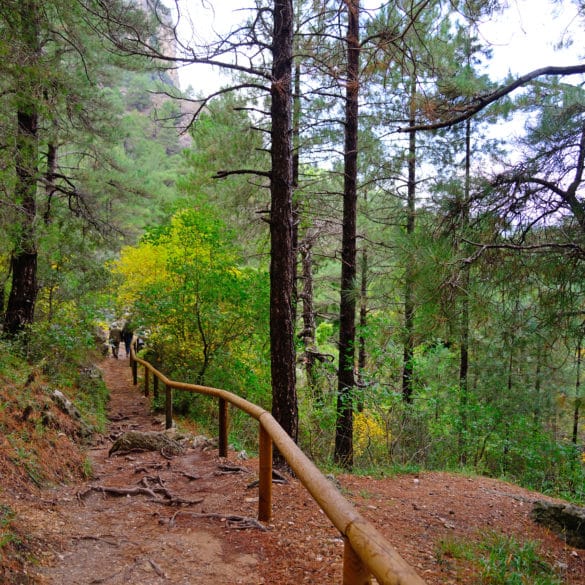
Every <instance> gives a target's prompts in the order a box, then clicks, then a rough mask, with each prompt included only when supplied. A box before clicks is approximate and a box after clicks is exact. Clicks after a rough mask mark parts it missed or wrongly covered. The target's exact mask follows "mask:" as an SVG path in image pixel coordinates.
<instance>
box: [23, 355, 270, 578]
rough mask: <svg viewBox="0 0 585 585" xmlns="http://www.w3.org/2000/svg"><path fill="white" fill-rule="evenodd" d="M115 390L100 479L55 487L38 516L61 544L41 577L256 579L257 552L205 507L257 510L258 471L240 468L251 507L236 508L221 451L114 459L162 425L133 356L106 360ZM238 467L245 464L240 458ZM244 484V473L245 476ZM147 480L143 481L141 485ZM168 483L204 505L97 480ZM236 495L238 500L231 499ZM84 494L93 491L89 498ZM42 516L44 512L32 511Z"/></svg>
mask: <svg viewBox="0 0 585 585" xmlns="http://www.w3.org/2000/svg"><path fill="white" fill-rule="evenodd" d="M103 371H104V376H105V380H106V384H107V386H108V388H109V390H110V393H111V401H110V404H109V418H110V420H111V422H110V424H109V428H108V433H107V435H106V437H104V438H102V439H101V441H100V444H97V445H95V446H94V448H92V449H91V450H90V451H89V457H90V459H91V461H92V465H93V470H94V476H93V478H92V479H91V480H90V481H88V482H87V484H86V485H82V486H73V487H69V488H60V489H58V490H56V491H53V492H51V493H48V494H45V498H44V499H45V502H47V500H48V502H49V504H50V506H49V509H48V510H45V511H44V513H43V514H38V515H36V518H29V519H28V520H29V521H32V522H33V523H34V524H36V526H37V529H38V530H39V533H40V534H41V533H44V534H43V536H44V537H45V538H48V539H49V541H50V542H53V543H54V550H53V551H47V554H46V556H47V559H46V560H47V565H46V566H42V567H40V568H38V574H37V575H36V576H35V577H36V579H37V581H38V582H41V583H46V584H54V585H78V584H79V585H94V584H95V585H97V584H104V585H116V584H130V585H132V584H140V585H159V584H165V585H171V584H177V585H178V584H181V585H182V584H185V585H187V584H189V585H191V584H194V583H206V584H211V585H215V584H227V583H241V584H252V583H254V584H256V583H259V582H261V581H260V580H259V578H258V576H257V574H256V571H255V567H256V565H257V559H256V558H255V557H254V556H252V555H250V554H247V553H239V552H238V551H237V550H236V549H235V548H234V547H230V548H229V549H228V548H227V547H226V546H225V544H226V543H225V538H224V534H225V532H226V531H227V530H230V529H228V528H226V522H225V521H223V522H222V519H218V518H209V519H207V518H199V517H196V516H194V515H192V514H193V513H195V514H202V513H218V514H235V513H237V514H238V515H242V514H251V516H252V517H253V516H254V509H253V505H252V506H251V505H250V504H252V503H253V502H248V503H247V502H245V498H246V497H248V499H250V500H254V498H253V497H252V498H250V497H249V496H250V495H251V494H249V493H248V491H249V490H246V486H245V485H244V482H245V481H247V482H250V481H252V480H253V479H254V476H253V472H252V471H250V472H249V473H245V472H244V473H239V474H238V475H239V476H240V477H239V478H238V479H239V480H240V482H241V484H242V485H240V486H239V487H240V489H239V490H238V491H239V496H240V498H239V499H240V500H243V501H244V504H247V505H246V506H245V508H246V509H245V510H242V508H241V507H240V508H239V510H235V511H234V510H230V509H226V506H230V505H232V503H235V502H233V501H230V500H232V499H233V497H234V493H233V490H234V485H233V484H234V480H235V478H234V477H229V476H227V475H222V474H221V471H220V470H219V469H218V465H219V464H220V463H222V461H220V460H219V459H218V458H217V457H216V453H217V450H215V451H209V452H207V451H204V450H202V448H200V447H198V448H193V447H190V448H188V449H187V450H186V452H185V454H184V455H181V456H177V457H172V458H170V459H167V458H166V457H165V456H164V455H162V454H161V453H158V452H133V453H130V454H127V455H122V456H112V457H108V451H109V449H110V447H111V445H112V439H114V438H115V437H117V436H118V435H119V434H120V433H121V432H123V431H128V430H141V431H161V430H163V428H164V427H163V424H162V419H161V418H160V417H154V416H153V415H152V414H151V412H150V410H149V405H148V400H147V399H146V398H144V397H142V396H141V395H140V392H139V391H138V390H137V389H136V387H133V386H132V380H131V370H130V368H129V367H128V360H126V359H120V360H115V359H113V358H109V359H108V360H106V361H105V362H104V364H103ZM238 465H240V466H241V464H240V463H238ZM236 481H237V480H236ZM141 482H142V484H141ZM139 485H151V486H152V485H156V486H158V487H159V488H160V487H162V486H164V488H165V489H166V490H167V491H166V493H167V494H169V495H172V497H173V498H177V499H178V498H180V499H182V500H186V501H194V502H199V503H196V504H192V505H191V504H180V505H165V503H164V501H165V500H168V498H165V497H162V496H161V497H157V501H152V500H153V498H151V497H149V496H148V495H144V494H139V495H132V496H122V497H116V496H112V495H107V494H104V493H100V492H97V491H91V492H88V490H89V488H90V486H107V487H119V488H135V487H137V486H139ZM228 491H230V492H232V495H231V497H230V498H227V499H226V498H225V497H224V496H223V494H224V493H226V492H228ZM81 494H84V497H80V495H81ZM31 514H32V515H34V511H33V510H31Z"/></svg>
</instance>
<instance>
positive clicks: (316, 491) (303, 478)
mask: <svg viewBox="0 0 585 585" xmlns="http://www.w3.org/2000/svg"><path fill="white" fill-rule="evenodd" d="M138 364H141V365H143V366H144V394H145V395H146V396H148V394H149V392H150V378H151V375H152V379H153V387H154V393H155V396H156V395H158V388H159V381H160V383H162V384H164V387H165V423H166V428H167V429H168V428H171V426H172V424H173V409H172V398H173V397H172V394H173V390H184V391H187V392H196V393H199V394H204V395H207V396H212V397H215V398H217V399H218V405H219V441H218V446H219V455H220V457H227V451H228V404H231V405H232V406H235V407H236V408H239V409H240V410H242V411H243V412H245V413H246V414H248V415H249V416H250V417H252V418H253V419H255V420H257V421H258V423H259V447H258V452H259V470H258V476H259V498H258V520H260V521H262V522H267V521H269V520H270V518H271V516H272V448H273V445H275V446H276V447H277V448H278V450H279V451H280V453H281V454H282V456H283V457H284V458H285V460H286V461H287V463H288V465H289V466H290V468H291V469H292V471H293V472H294V473H295V475H296V477H297V478H298V479H299V481H300V482H301V483H302V485H303V486H304V487H305V489H306V490H307V491H308V492H309V494H310V495H311V496H312V497H313V499H314V500H315V501H316V502H317V504H318V505H319V507H320V508H321V509H322V510H323V512H324V513H325V514H326V515H327V517H328V518H329V520H330V521H331V523H332V524H333V525H334V526H335V528H337V530H339V532H340V533H341V535H342V537H343V541H344V554H343V581H342V584H343V585H368V584H370V583H371V577H372V575H373V576H374V577H375V578H376V579H377V581H378V583H379V584H380V585H425V582H424V581H423V580H422V579H421V577H419V576H418V575H417V573H416V572H415V571H414V569H413V568H412V567H411V566H410V565H409V564H408V563H407V562H406V561H405V560H404V559H403V558H402V557H401V556H400V555H399V554H398V552H397V551H396V550H395V549H394V547H393V546H392V545H391V544H390V543H389V542H388V541H387V540H386V538H385V537H384V536H383V535H382V534H381V533H380V532H379V531H378V530H377V529H376V528H375V527H374V526H373V525H372V524H371V523H370V522H368V521H367V520H366V519H365V518H363V517H362V516H361V515H360V514H359V512H357V510H356V509H355V508H354V506H353V505H352V504H351V503H350V502H348V501H347V500H346V499H345V498H344V497H343V496H342V495H341V493H340V492H339V491H338V490H337V488H336V487H335V486H334V485H333V483H332V482H331V481H330V480H328V479H327V478H326V477H325V476H324V475H323V474H322V473H321V472H320V471H319V469H318V468H317V467H316V466H315V464H314V463H313V462H312V461H311V460H310V459H309V458H308V457H307V456H306V455H305V454H304V453H303V452H302V451H301V449H300V448H299V447H298V445H297V444H296V443H295V442H294V441H293V440H292V439H291V438H290V437H289V436H288V435H287V433H286V432H285V431H284V429H283V428H282V427H281V426H280V425H279V424H278V422H277V421H276V420H275V419H274V417H273V416H272V415H271V414H270V413H269V412H268V411H266V410H264V409H263V408H261V407H260V406H257V405H256V404H253V403H251V402H248V401H247V400H245V399H243V398H241V397H240V396H237V395H236V394H232V393H231V392H228V391H227V390H221V389H219V388H210V387H208V386H199V385H197V384H186V383H184V382H176V381H174V380H170V379H169V378H167V377H166V376H165V375H164V374H162V373H161V372H159V371H158V370H157V369H156V368H155V367H154V366H153V365H152V364H150V363H149V362H148V361H146V360H144V359H142V358H139V357H138V356H136V353H135V351H134V347H132V350H131V357H130V365H131V367H132V377H133V382H134V385H137V384H138Z"/></svg>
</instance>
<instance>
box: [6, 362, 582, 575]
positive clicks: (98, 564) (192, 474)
mask: <svg viewBox="0 0 585 585" xmlns="http://www.w3.org/2000/svg"><path fill="white" fill-rule="evenodd" d="M102 369H103V372H104V376H105V380H106V383H107V386H108V388H109V390H110V393H111V401H110V405H109V416H110V419H111V423H110V425H109V429H108V432H107V433H106V435H105V436H104V437H102V438H101V440H100V441H99V442H98V444H96V445H95V446H94V447H93V448H92V449H91V450H90V452H89V457H90V458H91V461H92V464H93V469H94V477H93V478H92V479H91V480H90V481H88V482H86V483H85V484H84V485H75V486H69V487H61V488H58V489H55V490H52V491H48V490H44V491H43V492H42V493H41V494H40V497H35V498H34V499H33V500H31V501H29V502H28V504H30V505H27V506H24V507H25V509H24V510H22V513H20V517H21V518H23V521H24V522H25V523H26V525H27V527H29V528H30V531H32V533H33V537H35V538H36V539H37V540H38V541H39V542H42V543H43V546H44V552H42V553H41V554H40V555H37V557H40V561H39V562H38V563H37V564H35V565H34V566H32V567H30V569H29V570H28V575H23V576H22V579H21V580H18V581H16V582H15V583H14V585H16V584H18V585H25V584H26V585H30V584H32V583H34V584H37V583H41V584H44V585H98V584H103V585H119V584H125V585H179V584H180V585H187V584H188V585H197V584H199V583H205V584H206V585H234V584H244V585H248V584H249V585H252V584H254V585H261V584H265V585H269V584H270V585H277V584H278V585H299V584H302V585H305V584H315V585H317V584H319V585H321V584H325V583H330V584H334V583H341V564H342V553H343V541H342V539H341V538H340V535H339V533H338V532H337V531H336V530H335V529H334V528H333V527H332V526H331V524H330V522H329V521H328V519H327V518H326V517H325V515H324V514H323V512H322V511H321V510H320V509H319V508H318V507H317V505H316V504H315V502H314V501H313V500H312V499H311V498H310V496H309V495H308V494H307V493H306V491H305V490H304V489H303V487H302V485H300V483H299V482H298V481H296V480H292V479H291V480H290V481H288V482H287V483H286V484H284V485H274V487H273V519H272V521H271V523H270V525H269V526H267V528H268V530H260V529H259V528H258V527H257V526H256V527H255V526H253V525H250V524H246V525H244V526H242V525H238V524H233V523H230V522H229V521H228V516H230V515H237V516H240V517H244V518H249V519H253V518H255V517H256V513H257V506H258V492H257V489H255V488H250V487H249V485H250V484H251V483H252V482H253V481H254V480H255V479H257V469H258V462H257V460H253V459H250V460H246V461H241V460H239V459H238V458H237V457H236V454H235V453H231V452H230V457H229V459H230V461H228V462H226V461H225V460H222V459H220V458H219V457H218V456H217V449H211V450H208V451H206V450H204V449H202V448H200V447H194V446H191V447H189V448H188V449H187V450H186V451H185V453H184V454H182V455H180V456H176V457H173V458H172V459H167V458H166V457H165V456H163V455H161V454H160V453H159V452H149V453H130V454H127V455H121V456H112V457H108V451H109V449H110V447H111V445H112V441H113V439H115V437H116V436H118V435H119V434H120V433H121V432H123V431H127V430H133V429H139V430H142V431H148V430H157V431H161V430H162V429H163V420H162V417H155V416H153V414H152V413H151V412H150V409H149V402H148V400H147V399H145V398H144V397H142V396H141V394H140V392H139V390H138V389H137V388H136V387H134V386H132V383H131V371H130V368H129V367H128V361H127V360H125V359H120V360H114V359H111V358H110V359H108V360H106V361H105V362H104V363H103V364H102ZM251 424H254V423H251ZM226 463H229V464H230V465H231V466H234V467H236V466H237V467H240V468H241V471H240V472H238V473H225V470H223V471H222V469H220V466H221V465H223V464H226ZM336 481H338V483H339V486H340V487H341V490H342V492H343V494H344V495H345V497H346V498H348V499H349V500H350V501H352V502H353V504H354V505H355V506H356V508H357V509H358V511H359V512H360V513H361V514H362V515H363V516H365V517H366V518H368V519H369V520H370V521H371V522H372V523H373V524H374V525H375V526H376V527H377V528H378V529H379V530H380V531H381V532H383V533H384V534H385V535H386V537H387V538H388V539H389V541H390V542H391V543H392V545H393V546H395V547H396V549H397V550H398V552H399V553H400V555H402V556H403V557H404V559H405V560H406V561H407V562H409V563H410V564H411V565H412V566H413V567H414V568H415V570H416V571H417V572H418V573H419V574H420V575H421V577H423V578H424V579H425V581H426V582H427V583H428V585H444V584H454V585H455V584H456V585H472V584H474V583H477V570H478V568H477V566H474V565H473V564H472V563H470V562H466V561H457V560H455V559H451V558H446V557H445V556H442V557H441V555H438V554H437V551H438V550H439V548H438V547H439V543H441V542H442V541H445V540H447V541H449V540H453V539H455V540H457V539H461V540H463V541H465V542H473V541H482V539H484V538H485V535H486V534H489V533H490V532H492V531H493V532H496V533H503V534H506V535H510V536H513V537H514V538H517V539H519V540H520V541H522V542H524V541H526V540H531V541H533V542H538V543H539V550H540V553H541V554H542V555H543V556H544V558H545V559H546V560H547V561H548V562H549V563H550V564H551V565H552V566H554V567H555V568H556V569H557V570H558V572H559V574H560V576H561V577H562V578H563V580H564V581H563V582H564V583H566V584H570V585H585V551H583V550H579V549H574V548H572V547H570V546H567V545H566V544H565V543H564V542H563V541H562V540H561V539H560V538H559V537H558V536H556V535H554V534H553V533H551V532H550V531H549V530H547V529H545V528H543V527H542V526H539V525H537V524H535V523H534V522H533V521H532V520H531V519H530V509H531V504H532V502H533V501H534V500H536V499H549V498H546V497H545V496H543V495H542V494H538V493H536V492H531V491H529V490H526V489H523V488H520V487H518V486H515V485H512V484H508V483H505V482H502V481H498V480H495V479H490V478H485V477H466V476H462V475H459V474H451V473H437V472H427V473H421V474H416V475H402V476H390V477H387V478H372V477H367V476H362V477H358V476H354V475H340V476H338V477H337V480H336ZM141 482H142V483H141ZM144 482H146V485H150V486H155V485H156V486H158V487H160V488H161V489H162V488H163V487H164V489H166V490H167V491H166V493H167V494H168V495H170V496H172V497H173V498H174V499H175V500H177V499H183V500H190V501H199V503H196V504H179V505H172V506H171V505H165V503H164V502H162V501H161V500H163V499H167V500H168V498H163V497H162V496H160V491H159V492H157V494H156V497H155V500H156V501H152V500H153V498H152V497H151V496H149V495H148V494H146V495H144V494H140V495H132V496H124V497H114V496H112V495H107V494H104V493H99V492H95V491H93V492H89V493H88V490H89V488H90V486H111V487H112V486H113V487H120V488H135V487H137V486H139V485H145V484H144ZM83 494H85V497H80V495H83ZM22 503H23V504H24V503H25V502H22ZM202 514H207V515H209V514H215V515H216V517H202V516H201V515H202ZM222 515H223V516H222ZM2 585H3V584H2ZM11 585H13V584H11Z"/></svg>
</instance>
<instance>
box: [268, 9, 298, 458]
mask: <svg viewBox="0 0 585 585" xmlns="http://www.w3.org/2000/svg"><path fill="white" fill-rule="evenodd" d="M293 23H294V14H293V6H292V0H275V2H274V34H273V45H272V56H273V62H272V85H271V120H272V132H271V137H272V148H271V160H272V168H271V181H270V197H271V205H270V238H271V239H270V242H271V249H270V347H271V373H272V415H273V416H274V418H275V419H276V420H277V421H278V422H279V423H280V425H281V426H282V427H283V428H284V430H285V431H286V432H287V433H288V434H289V435H290V436H291V438H292V439H293V440H294V441H296V440H297V437H298V404H297V394H296V379H295V348H294V309H293V290H294V277H295V269H294V265H295V256H294V243H293V204H292V193H293V176H292V174H293V165H292V111H291V110H292V107H291V97H292V88H291V77H292V46H293V44H292V43H293ZM274 457H275V464H276V465H282V464H284V461H283V459H282V456H281V455H280V454H279V453H277V452H276V451H275V455H274Z"/></svg>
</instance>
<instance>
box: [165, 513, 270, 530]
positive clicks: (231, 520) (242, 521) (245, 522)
mask: <svg viewBox="0 0 585 585" xmlns="http://www.w3.org/2000/svg"><path fill="white" fill-rule="evenodd" d="M178 516H190V517H191V518H212V519H215V520H220V521H222V522H223V521H224V520H225V523H226V526H227V527H228V528H233V529H235V530H246V529H247V528H257V529H258V530H262V531H263V532H266V531H267V530H268V528H266V526H264V525H263V524H261V523H260V522H258V520H256V519H255V518H250V517H247V516H236V515H234V514H218V513H212V512H210V513H201V514H198V513H197V512H185V511H184V510H178V511H177V512H175V513H174V514H173V515H172V516H171V518H170V520H169V529H170V528H173V527H174V526H175V520H176V518H177V517H178Z"/></svg>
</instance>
